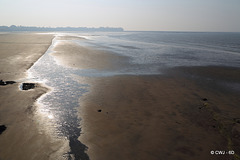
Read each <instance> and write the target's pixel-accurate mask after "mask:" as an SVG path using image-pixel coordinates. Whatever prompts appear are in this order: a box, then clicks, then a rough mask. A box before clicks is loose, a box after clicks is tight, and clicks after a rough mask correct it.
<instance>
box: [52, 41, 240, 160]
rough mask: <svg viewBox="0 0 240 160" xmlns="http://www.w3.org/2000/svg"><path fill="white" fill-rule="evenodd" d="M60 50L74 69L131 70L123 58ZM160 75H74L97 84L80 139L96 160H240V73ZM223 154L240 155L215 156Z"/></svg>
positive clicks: (83, 114)
mask: <svg viewBox="0 0 240 160" xmlns="http://www.w3.org/2000/svg"><path fill="white" fill-rule="evenodd" d="M63 39H64V38H63ZM54 50H55V53H53V54H52V55H53V56H54V57H55V59H56V60H57V62H58V63H59V64H61V65H65V66H67V67H73V68H80V69H97V70H99V69H102V70H111V69H113V70H114V69H117V68H118V67H121V65H123V64H124V60H125V62H126V65H127V60H126V59H124V58H123V57H120V56H117V55H114V54H109V53H104V52H102V51H98V50H95V49H92V48H86V47H80V46H77V45H75V44H74V43H69V42H67V43H66V42H63V43H59V45H58V46H57V47H56V48H55V49H54ZM122 60H123V61H122ZM115 62H117V63H116V65H115ZM119 62H120V63H119ZM116 66H117V67H116ZM115 67H116V68H115ZM160 73H163V74H160V75H147V76H144V75H142V76H141V75H139V76H134V75H121V76H108V77H91V78H90V77H77V78H76V77H75V78H76V80H77V81H79V83H81V84H85V83H87V84H89V85H90V91H89V92H88V93H86V94H85V95H84V96H82V97H80V99H79V104H80V107H79V108H78V114H79V119H81V122H80V123H81V135H80V137H79V138H78V139H79V141H80V142H81V143H83V144H84V145H86V146H87V147H88V150H87V154H88V155H89V157H90V159H91V160H111V159H114V160H122V159H124V160H125V159H126V160H146V159H148V160H159V159H171V160H176V159H177V160H186V159H196V160H202V159H213V160H215V159H216V160H217V159H239V155H240V150H239V148H240V147H239V146H240V141H239V137H240V117H239V115H240V108H239V104H240V102H239V96H240V90H239V85H240V69H239V68H233V67H220V66H206V67H178V68H171V69H164V70H161V71H160ZM219 150H220V151H234V152H235V154H234V155H229V154H225V155H211V153H210V152H211V151H219ZM231 153H232V152H231Z"/></svg>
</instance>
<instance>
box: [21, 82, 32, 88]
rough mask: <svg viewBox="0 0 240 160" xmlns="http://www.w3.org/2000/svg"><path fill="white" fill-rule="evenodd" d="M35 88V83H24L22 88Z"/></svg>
mask: <svg viewBox="0 0 240 160" xmlns="http://www.w3.org/2000/svg"><path fill="white" fill-rule="evenodd" d="M33 88H35V83H23V84H22V85H21V89H22V90H29V89H33Z"/></svg>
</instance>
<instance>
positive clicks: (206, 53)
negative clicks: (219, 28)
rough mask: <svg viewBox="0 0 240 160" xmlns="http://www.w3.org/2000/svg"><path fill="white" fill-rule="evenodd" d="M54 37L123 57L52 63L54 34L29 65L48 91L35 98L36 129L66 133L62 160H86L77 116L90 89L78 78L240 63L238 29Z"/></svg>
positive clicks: (32, 76)
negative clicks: (108, 63) (109, 63)
mask: <svg viewBox="0 0 240 160" xmlns="http://www.w3.org/2000/svg"><path fill="white" fill-rule="evenodd" d="M54 34H55V36H56V37H58V36H75V37H80V38H84V39H85V40H81V39H69V40H64V41H71V42H73V43H75V44H77V45H79V46H84V47H91V48H94V49H96V50H103V51H107V52H108V53H109V54H116V55H117V56H122V57H125V58H124V60H125V61H126V62H124V64H126V65H122V67H120V68H117V69H105V70H99V69H98V68H92V69H76V68H69V67H64V66H62V65H59V64H57V63H56V61H55V59H54V57H52V56H51V55H50V53H52V52H54V47H56V46H57V45H58V42H59V41H62V40H61V39H57V38H54V39H53V41H52V45H51V46H50V47H49V49H48V50H47V51H46V53H45V54H44V55H43V56H42V57H41V58H40V59H39V60H38V61H37V62H36V63H35V64H34V65H33V66H32V67H31V68H30V69H29V70H28V74H29V78H28V80H29V81H31V82H38V83H44V84H45V85H47V86H48V87H49V88H51V91H50V92H48V93H47V94H45V95H43V96H41V97H40V98H39V99H38V104H39V107H38V108H37V111H36V116H38V117H41V118H37V121H39V122H38V124H39V126H40V127H39V128H42V129H43V130H48V131H49V132H50V134H51V135H54V136H55V137H56V138H60V139H61V138H66V139H67V140H68V141H69V148H70V150H69V151H68V152H66V153H65V154H64V155H63V156H65V157H66V159H73V157H74V158H75V159H76V160H78V159H83V160H87V159H89V157H88V155H87V154H86V153H85V151H86V150H87V146H85V145H84V144H82V143H81V142H80V141H79V140H78V137H79V136H81V134H83V133H82V132H81V117H79V116H78V108H79V107H81V106H79V98H80V97H81V96H82V95H84V94H86V93H88V92H89V88H90V87H91V86H90V85H89V84H88V83H86V82H84V83H80V82H79V81H77V80H76V77H92V78H94V77H103V76H104V77H107V76H115V75H158V74H162V72H161V71H162V69H165V68H173V67H180V66H229V67H240V33H215V32H214V33H210V32H126V31H125V32H64V33H63V32H61V33H54Z"/></svg>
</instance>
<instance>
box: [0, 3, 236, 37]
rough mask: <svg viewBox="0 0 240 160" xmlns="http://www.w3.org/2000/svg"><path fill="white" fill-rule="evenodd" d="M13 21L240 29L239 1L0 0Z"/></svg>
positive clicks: (0, 17) (0, 19)
mask: <svg viewBox="0 0 240 160" xmlns="http://www.w3.org/2000/svg"><path fill="white" fill-rule="evenodd" d="M12 24H15V25H24V26H46V27H47V26H51V27H57V26H73V27H77V26H80V27H100V26H103V27H107V26H109V27H123V28H124V29H125V30H158V31H238V32H240V0H0V25H8V26H9V25H12Z"/></svg>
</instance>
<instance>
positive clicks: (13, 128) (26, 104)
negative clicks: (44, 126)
mask: <svg viewBox="0 0 240 160" xmlns="http://www.w3.org/2000/svg"><path fill="white" fill-rule="evenodd" d="M52 38H53V35H49V34H48V35H45V34H35V33H9V34H0V79H2V80H4V81H6V80H10V81H17V83H14V84H9V85H5V86H0V102H1V105H0V124H1V125H2V124H4V125H6V127H7V129H6V130H5V131H4V132H3V133H2V134H1V135H0V144H1V145H0V159H8V160H15V159H19V160H26V159H29V160H31V159H51V158H53V159H55V158H56V157H54V154H56V153H57V152H58V151H59V145H62V144H60V142H59V141H54V140H52V139H51V137H49V136H47V135H46V134H45V133H44V132H42V133H40V132H39V125H38V122H37V120H35V119H33V118H32V117H33V116H34V115H33V113H34V111H35V107H36V106H35V105H34V102H35V101H36V99H37V98H38V97H39V96H41V95H42V94H44V93H46V92H47V90H48V89H47V88H45V87H42V86H40V85H39V84H37V85H36V86H35V88H34V89H31V90H27V91H21V90H19V85H20V83H21V82H25V81H24V79H25V78H26V75H27V74H26V71H27V69H28V68H30V67H31V66H32V65H33V63H34V62H35V61H36V60H38V58H39V57H41V56H42V55H43V54H44V53H45V51H46V50H47V48H48V47H49V46H50V44H51V41H52Z"/></svg>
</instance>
